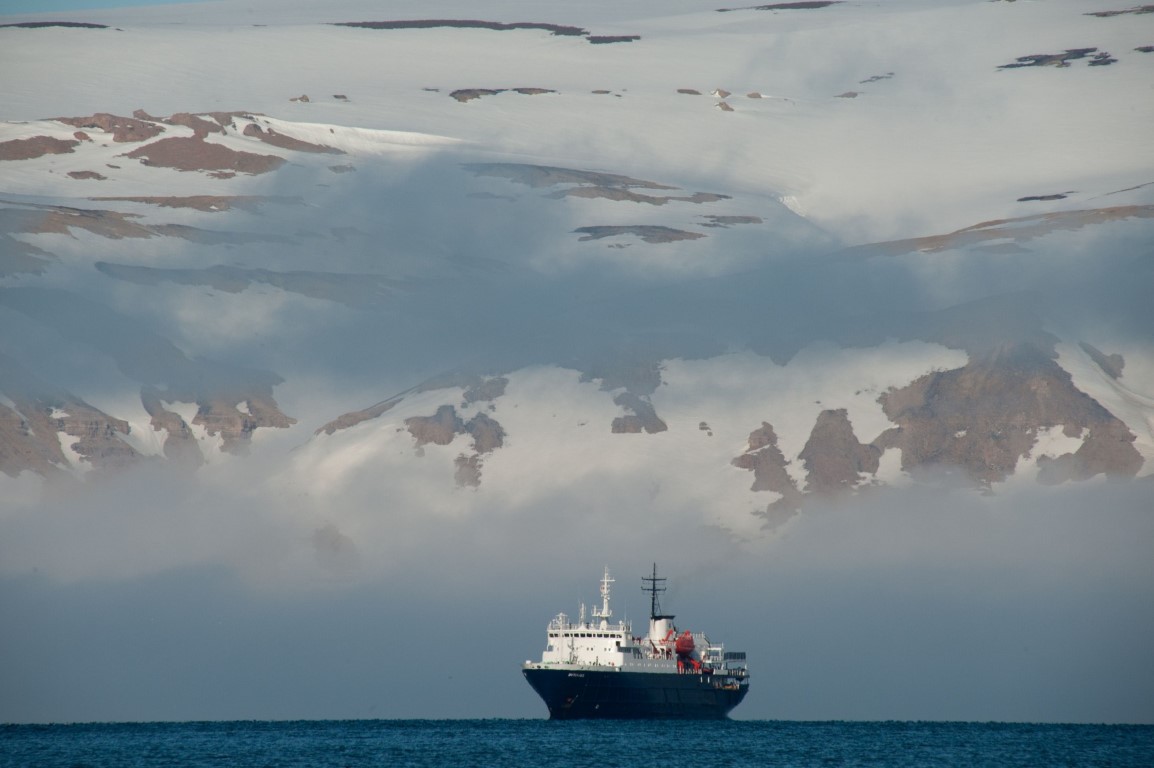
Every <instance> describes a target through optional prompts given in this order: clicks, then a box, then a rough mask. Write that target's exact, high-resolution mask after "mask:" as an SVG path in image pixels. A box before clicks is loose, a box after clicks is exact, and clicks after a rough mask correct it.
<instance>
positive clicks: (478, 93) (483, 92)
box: [449, 87, 557, 104]
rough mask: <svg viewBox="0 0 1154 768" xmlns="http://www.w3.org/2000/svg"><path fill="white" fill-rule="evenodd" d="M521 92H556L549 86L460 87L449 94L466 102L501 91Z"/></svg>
mask: <svg viewBox="0 0 1154 768" xmlns="http://www.w3.org/2000/svg"><path fill="white" fill-rule="evenodd" d="M510 91H512V92H513V93H519V94H521V95H522V96H540V95H541V94H544V93H556V92H557V91H554V90H551V89H549V88H524V87H522V88H460V89H458V90H455V91H453V92H451V93H450V94H449V96H451V97H452V98H454V99H456V100H457V101H459V102H461V103H462V104H464V103H465V102H469V101H473V100H474V99H479V98H481V97H482V96H496V95H497V94H499V93H508V92H510Z"/></svg>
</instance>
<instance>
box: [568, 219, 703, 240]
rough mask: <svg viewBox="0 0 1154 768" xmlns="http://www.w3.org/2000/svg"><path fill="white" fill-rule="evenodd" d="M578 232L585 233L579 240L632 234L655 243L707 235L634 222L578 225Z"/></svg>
mask: <svg viewBox="0 0 1154 768" xmlns="http://www.w3.org/2000/svg"><path fill="white" fill-rule="evenodd" d="M573 231H574V232H575V233H577V234H581V235H583V237H580V238H578V240H579V241H581V242H584V241H587V240H601V239H603V238H606V237H620V236H622V235H632V236H634V237H637V238H640V239H641V240H643V241H644V242H646V243H651V244H654V245H658V244H662V243H675V242H677V241H678V240H699V239H701V238H703V237H705V235H703V234H701V233H700V232H686V231H685V230H681V229H674V228H673V227H665V226H660V225H655V224H632V225H609V226H595V227H577V229H575V230H573Z"/></svg>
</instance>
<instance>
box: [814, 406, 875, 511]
mask: <svg viewBox="0 0 1154 768" xmlns="http://www.w3.org/2000/svg"><path fill="white" fill-rule="evenodd" d="M880 457H881V450H880V449H879V448H877V447H876V446H873V445H862V444H861V443H860V442H858V439H857V436H856V435H855V434H854V431H853V425H852V424H850V421H849V415H848V414H847V412H846V410H845V409H844V408H839V409H837V410H826V411H822V412H821V413H819V414H818V416H817V423H816V424H814V425H813V431H812V432H811V433H810V436H809V440H808V441H806V444H805V447H804V448H803V449H802V451H801V453H800V454H798V458H799V459H801V461H802V463H803V464H805V468H806V471H807V472H808V473H809V474H808V480H807V482H806V490H807V491H809V492H810V493H819V494H825V495H839V494H844V493H847V492H849V491H851V490H852V489H853V488H855V487H856V486H857V485H858V484H859V483H861V482H862V479H863V478H862V475H863V474H864V475H876V474H877V471H878V460H879V459H880Z"/></svg>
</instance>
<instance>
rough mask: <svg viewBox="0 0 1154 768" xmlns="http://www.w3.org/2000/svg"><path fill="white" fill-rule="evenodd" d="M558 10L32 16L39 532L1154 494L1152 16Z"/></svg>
mask: <svg viewBox="0 0 1154 768" xmlns="http://www.w3.org/2000/svg"><path fill="white" fill-rule="evenodd" d="M529 10H530V9H528V8H526V7H523V6H522V5H518V4H501V3H493V4H489V6H487V7H486V8H485V9H484V11H485V13H483V14H482V13H481V9H479V8H477V7H476V6H475V4H462V3H457V4H454V3H452V2H446V3H436V4H434V5H432V6H430V5H429V4H428V3H394V4H390V6H389V8H388V12H387V13H386V12H385V11H384V10H383V9H382V8H381V7H380V5H379V4H376V3H367V2H360V3H358V2H356V1H355V0H351V1H349V2H343V3H340V4H335V5H328V4H326V5H324V6H323V7H321V6H316V5H312V4H299V5H291V4H290V5H288V6H286V5H285V4H284V3H279V2H278V3H273V2H268V3H261V2H256V3H244V4H233V3H228V2H218V3H204V4H196V5H188V6H165V7H156V8H151V9H138V10H134V11H132V12H131V13H129V12H126V11H116V10H110V11H93V12H90V13H85V14H83V16H80V15H76V14H71V15H58V16H53V17H46V16H35V17H27V18H25V17H14V16H13V17H6V18H4V19H3V21H4V22H6V23H5V24H4V28H2V29H0V48H2V50H3V51H4V53H3V54H2V56H3V59H4V67H5V71H6V72H7V75H6V81H7V85H6V92H7V93H6V98H5V106H4V115H3V117H4V119H5V121H6V122H4V123H3V124H2V125H0V180H2V185H0V186H2V195H0V205H2V208H0V237H2V238H3V239H2V241H0V247H2V250H0V318H2V323H3V328H4V333H3V334H2V338H0V360H2V365H0V395H2V398H0V471H2V472H3V475H0V485H3V486H5V487H6V488H7V489H8V490H7V491H6V492H5V496H6V497H7V498H9V499H13V500H14V501H13V502H12V503H11V504H12V507H13V509H17V508H22V506H23V505H24V504H34V503H35V501H34V500H35V499H37V498H40V497H41V494H43V493H51V491H50V489H51V488H54V487H59V486H61V485H63V486H65V487H73V489H74V490H76V489H77V488H83V489H89V490H91V489H92V488H94V487H96V486H98V485H99V484H100V483H102V482H105V480H104V478H105V477H106V476H110V475H117V474H122V473H124V472H125V471H129V470H131V472H130V474H131V475H132V476H134V477H144V478H146V477H148V475H149V473H151V472H156V471H167V468H170V467H180V468H183V470H185V471H188V472H193V473H199V475H200V476H202V477H203V478H204V479H205V482H211V478H212V477H214V475H213V472H214V471H224V470H221V469H220V468H221V467H224V466H228V467H230V469H229V470H228V472H241V473H242V474H243V475H244V476H245V477H246V478H247V482H248V483H249V484H250V485H251V486H252V487H254V488H257V489H261V488H264V489H265V491H264V492H267V493H269V494H273V495H278V494H285V493H288V494H290V495H291V494H293V493H298V494H311V496H312V498H313V502H312V503H315V504H318V505H321V506H324V507H340V506H342V505H350V504H355V503H356V500H357V499H360V498H363V496H364V495H370V496H371V495H372V494H374V493H376V494H387V495H388V496H389V498H391V499H392V500H393V502H394V503H395V504H400V505H410V506H412V507H414V508H423V509H429V510H443V511H446V512H451V513H452V514H454V515H460V516H468V515H470V514H475V513H476V512H475V508H477V507H478V505H479V504H481V505H484V506H488V505H490V504H494V503H497V504H505V505H510V506H513V507H526V506H532V505H534V504H540V503H542V502H543V500H544V499H548V498H555V497H558V496H564V495H565V494H566V493H577V492H578V489H580V488H583V487H584V484H585V483H586V482H592V483H598V482H602V481H606V479H608V478H612V481H613V482H614V483H618V482H619V483H623V484H625V485H631V486H635V487H645V488H649V489H650V490H649V491H648V494H649V498H650V501H651V503H652V504H653V505H654V506H655V507H660V506H661V504H662V503H665V502H668V503H676V504H677V505H689V506H692V507H693V508H695V509H696V510H698V512H699V518H700V523H702V524H705V525H717V526H720V527H721V528H722V529H723V530H725V531H728V532H729V533H731V534H733V535H736V536H738V537H739V538H757V537H760V536H763V535H766V531H767V530H774V529H776V528H777V527H778V526H780V525H781V524H783V523H785V522H787V521H788V520H790V519H791V518H792V517H794V516H795V515H797V514H798V513H799V512H804V508H805V506H806V500H807V499H808V498H811V497H821V498H825V499H828V498H854V497H857V496H859V495H860V494H863V493H867V492H868V490H869V489H870V488H874V487H879V486H890V487H902V486H907V485H918V484H923V483H927V482H929V483H938V482H941V478H942V476H943V474H944V475H946V476H952V477H954V478H955V479H956V480H957V481H958V482H960V483H962V484H963V485H968V486H971V487H973V488H974V489H975V490H977V491H981V492H992V493H994V494H997V493H999V492H1000V491H1001V490H1002V489H1004V488H1009V487H1015V488H1016V487H1019V486H1020V487H1027V486H1029V485H1032V484H1041V485H1044V486H1053V485H1062V484H1066V483H1085V482H1095V481H1098V480H1101V479H1102V478H1111V479H1121V480H1126V481H1136V482H1144V483H1148V482H1149V480H1148V479H1146V478H1148V477H1150V476H1151V475H1152V474H1154V336H1152V335H1151V332H1150V329H1151V327H1154V326H1152V325H1151V321H1152V316H1151V312H1150V307H1151V306H1152V304H1151V302H1150V291H1151V289H1152V288H1154V271H1152V267H1151V263H1152V262H1151V257H1152V255H1154V254H1152V252H1151V250H1152V244H1154V145H1152V144H1151V142H1150V140H1149V136H1148V131H1147V130H1146V128H1145V126H1147V125H1148V124H1149V122H1150V119H1151V117H1154V99H1151V98H1150V82H1151V75H1152V73H1154V53H1151V52H1150V45H1149V44H1150V43H1151V42H1154V26H1152V23H1154V22H1151V19H1154V15H1151V14H1150V9H1149V8H1148V7H1146V6H1135V7H1129V6H1126V5H1125V4H1124V3H1123V4H1118V5H1117V7H1114V6H1110V7H1109V8H1105V7H1103V8H1098V7H1097V6H1095V8H1094V9H1093V10H1092V11H1087V10H1086V4H1085V3H1081V2H1074V1H1073V0H1069V1H1062V2H1048V3H1014V2H972V1H969V0H965V1H963V0H942V1H941V2H925V1H924V0H917V1H916V2H915V1H913V0H908V1H907V0H894V1H892V2H887V3H883V4H877V3H862V2H855V1H853V0H846V1H845V2H821V3H775V4H768V5H761V6H749V7H741V8H736V7H735V8H718V7H713V6H712V5H709V4H706V3H702V2H699V1H691V0H681V1H680V2H676V3H663V4H661V7H660V8H659V9H655V8H636V9H635V8H633V7H632V6H631V5H630V4H621V3H580V4H572V3H568V4H566V3H537V4H534V5H533V6H532V8H531V10H532V14H531V16H524V14H525V13H528V11H529ZM213 467H216V468H217V470H214V469H213ZM229 476H230V477H231V475H229ZM142 482H143V481H142ZM77 483H79V485H76V484H77ZM286 489H290V490H286ZM254 492H256V493H258V494H259V493H261V492H262V491H259V490H258V491H254ZM486 497H487V500H486V501H481V500H483V499H486Z"/></svg>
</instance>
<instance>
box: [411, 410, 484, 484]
mask: <svg viewBox="0 0 1154 768" xmlns="http://www.w3.org/2000/svg"><path fill="white" fill-rule="evenodd" d="M405 426H406V428H407V429H408V430H409V434H411V435H412V436H413V438H414V440H415V443H416V447H417V449H418V453H419V452H420V449H421V447H422V446H423V445H426V444H428V443H433V444H435V445H448V444H449V443H451V442H452V441H453V438H454V437H456V436H457V435H465V434H468V435H471V436H472V437H473V453H472V455H466V454H464V453H462V454H460V455H459V456H457V457H456V459H454V465H455V467H456V470H455V473H454V479H455V481H456V483H457V485H458V486H462V487H464V486H472V487H477V486H479V485H480V484H481V467H482V463H483V460H482V456H484V454H487V453H492V452H493V451H495V450H496V449H498V448H500V447H501V446H502V445H504V441H505V430H504V429H503V428H502V427H501V425H500V424H499V423H498V422H497V421H495V420H494V419H492V418H490V417H489V416H487V415H486V414H484V413H478V414H477V415H476V416H474V417H473V418H471V419H469V420H468V421H467V422H466V421H462V420H461V418H460V417H459V416H457V411H456V409H455V408H454V407H453V406H451V405H442V406H440V407H438V408H437V411H436V413H435V414H433V415H432V416H412V417H410V418H407V419H405Z"/></svg>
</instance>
